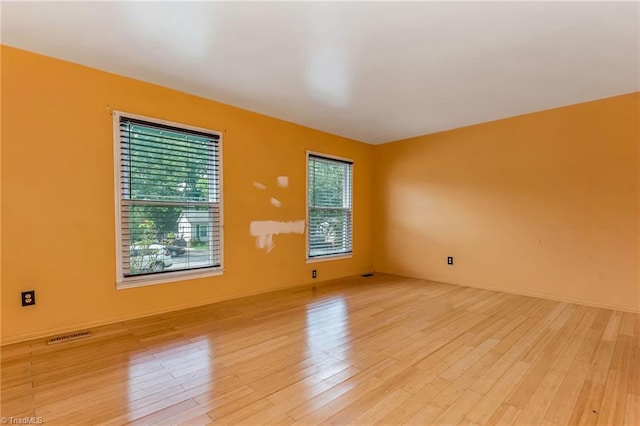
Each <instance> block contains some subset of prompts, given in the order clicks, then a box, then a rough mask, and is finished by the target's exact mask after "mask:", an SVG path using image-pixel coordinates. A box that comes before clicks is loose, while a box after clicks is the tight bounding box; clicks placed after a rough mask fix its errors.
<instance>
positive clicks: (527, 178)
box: [374, 93, 640, 311]
mask: <svg viewBox="0 0 640 426" xmlns="http://www.w3.org/2000/svg"><path fill="white" fill-rule="evenodd" d="M639 99H640V94H639V93H635V94H629V95H625V96H618V97H613V98H608V99H603V100H598V101H594V102H588V103H584V104H578V105H573V106H569V107H564V108H558V109H553V110H549V111H543V112H538V113H533V114H527V115H523V116H518V117H514V118H509V119H505V120H500V121H495V122H490V123H485V124H480V125H475V126H471V127H466V128H461V129H456V130H452V131H447V132H442V133H437V134H432V135H427V136H422V137H417V138H412V139H408V140H403V141H399V142H395V143H390V144H385V145H381V146H378V147H376V150H375V171H376V174H375V182H376V184H375V187H376V196H375V199H374V206H375V208H374V211H375V220H374V230H375V233H374V235H375V237H374V238H375V241H374V247H375V248H374V268H375V270H376V271H381V272H389V273H395V274H401V275H408V276H412V277H418V278H428V279H433V280H438V281H444V282H449V283H457V284H464V285H470V286H477V287H485V288H492V289H498V290H503V291H508V292H515V293H522V294H530V295H541V296H547V297H552V298H557V299H562V300H569V301H576V302H584V303H588V304H594V305H599V306H608V307H615V308H621V309H626V310H631V311H640V284H639V276H638V260H639V250H638V245H639V224H638V220H639V209H638V201H639V195H640V194H639V191H638V183H639V166H638V165H639V155H638V154H639V151H638V149H639V147H640V145H639V139H640V134H639V129H638V127H639V120H640V109H639ZM447 256H454V260H455V265H454V266H447V265H446V257H447Z"/></svg>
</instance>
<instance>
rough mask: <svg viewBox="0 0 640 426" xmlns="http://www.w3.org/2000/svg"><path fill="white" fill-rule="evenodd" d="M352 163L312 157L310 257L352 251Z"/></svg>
mask: <svg viewBox="0 0 640 426" xmlns="http://www.w3.org/2000/svg"><path fill="white" fill-rule="evenodd" d="M352 168H353V163H352V162H349V161H342V160H336V159H332V158H327V157H322V156H319V155H314V154H309V158H308V174H309V176H308V185H309V188H308V190H309V200H308V206H309V207H308V208H309V211H308V216H309V224H308V237H307V238H308V248H309V252H308V253H307V254H308V257H309V258H313V257H321V256H331V255H339V254H348V253H351V251H352V246H353V240H352V234H353V232H352V204H353V202H352V198H353V177H352Z"/></svg>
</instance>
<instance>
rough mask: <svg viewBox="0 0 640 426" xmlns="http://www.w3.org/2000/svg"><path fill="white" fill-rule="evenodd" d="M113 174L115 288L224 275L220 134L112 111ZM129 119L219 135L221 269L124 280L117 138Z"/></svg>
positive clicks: (134, 277)
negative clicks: (122, 119)
mask: <svg viewBox="0 0 640 426" xmlns="http://www.w3.org/2000/svg"><path fill="white" fill-rule="evenodd" d="M112 115H113V159H114V164H113V172H114V180H113V183H114V188H113V194H114V197H115V255H116V280H115V281H116V288H117V289H119V290H120V289H127V288H134V287H143V286H148V285H156V284H165V283H171V282H177V281H185V280H190V279H197V278H204V277H212V276H220V275H223V273H224V208H223V206H224V194H223V189H224V184H223V175H224V174H223V161H222V148H223V145H222V144H223V135H222V132H220V131H216V130H211V129H206V128H203V127H196V126H191V125H188V124H182V123H177V122H175V121H168V120H163V119H160V118H156V117H151V116H145V115H139V114H132V113H128V112H124V111H117V110H114V111H113V113H112ZM122 117H124V118H132V119H136V120H142V121H147V122H149V123H155V124H160V125H165V126H172V127H176V128H178V129H185V130H192V131H196V132H203V133H209V134H214V135H218V137H219V139H218V155H219V160H218V173H219V176H218V181H219V182H220V188H219V191H218V194H219V195H218V196H219V200H218V203H216V204H218V206H219V210H220V266H219V267H217V268H207V269H191V270H190V269H186V270H178V271H172V272H164V273H162V274H155V275H141V276H132V277H125V276H124V270H123V267H122V218H121V208H122V192H121V190H120V188H121V185H120V184H121V170H122V169H121V164H120V162H121V156H120V147H121V145H122V140H121V138H120V119H121V118H122Z"/></svg>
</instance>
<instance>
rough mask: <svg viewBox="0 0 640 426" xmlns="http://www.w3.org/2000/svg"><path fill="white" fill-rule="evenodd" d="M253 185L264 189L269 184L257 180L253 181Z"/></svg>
mask: <svg viewBox="0 0 640 426" xmlns="http://www.w3.org/2000/svg"><path fill="white" fill-rule="evenodd" d="M253 186H254V187H256V188H257V189H262V190H265V189H267V185H264V184H262V183H260V182H256V181H255V180H254V181H253Z"/></svg>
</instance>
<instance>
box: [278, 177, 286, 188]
mask: <svg viewBox="0 0 640 426" xmlns="http://www.w3.org/2000/svg"><path fill="white" fill-rule="evenodd" d="M276 182H277V184H278V187H280V188H288V187H289V176H278V177H277V179H276Z"/></svg>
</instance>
